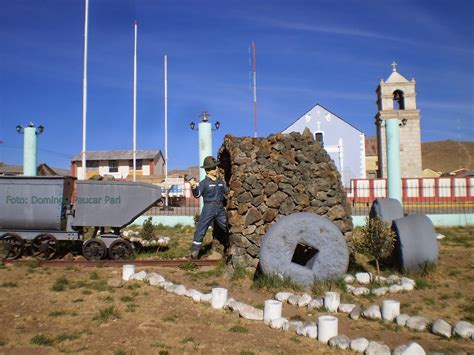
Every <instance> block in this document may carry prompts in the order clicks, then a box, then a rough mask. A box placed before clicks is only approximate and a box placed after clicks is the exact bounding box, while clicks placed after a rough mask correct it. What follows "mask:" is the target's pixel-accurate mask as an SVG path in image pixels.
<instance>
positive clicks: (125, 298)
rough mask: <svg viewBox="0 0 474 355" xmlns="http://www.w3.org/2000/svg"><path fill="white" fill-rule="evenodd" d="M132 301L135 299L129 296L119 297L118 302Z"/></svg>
mask: <svg viewBox="0 0 474 355" xmlns="http://www.w3.org/2000/svg"><path fill="white" fill-rule="evenodd" d="M134 300H135V298H134V297H132V296H129V295H125V296H122V297H120V301H122V302H133V301H134Z"/></svg>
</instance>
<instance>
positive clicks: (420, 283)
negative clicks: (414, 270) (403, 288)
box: [415, 278, 433, 290]
mask: <svg viewBox="0 0 474 355" xmlns="http://www.w3.org/2000/svg"><path fill="white" fill-rule="evenodd" d="M415 282H416V285H415V288H416V289H417V290H425V289H431V288H433V285H432V284H431V283H430V282H429V281H428V280H426V279H423V278H416V279H415Z"/></svg>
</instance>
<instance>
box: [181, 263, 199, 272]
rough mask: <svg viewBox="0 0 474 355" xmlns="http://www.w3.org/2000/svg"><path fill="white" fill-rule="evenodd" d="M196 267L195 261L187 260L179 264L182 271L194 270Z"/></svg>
mask: <svg viewBox="0 0 474 355" xmlns="http://www.w3.org/2000/svg"><path fill="white" fill-rule="evenodd" d="M197 267H198V266H197V265H196V263H195V262H192V261H187V262H185V263H184V264H181V265H180V266H179V268H180V269H181V270H184V271H194V270H196V269H197Z"/></svg>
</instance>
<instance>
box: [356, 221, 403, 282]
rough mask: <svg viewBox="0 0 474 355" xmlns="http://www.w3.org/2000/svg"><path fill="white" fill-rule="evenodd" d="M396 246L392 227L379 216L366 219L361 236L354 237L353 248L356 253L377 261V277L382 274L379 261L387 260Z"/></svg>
mask: <svg viewBox="0 0 474 355" xmlns="http://www.w3.org/2000/svg"><path fill="white" fill-rule="evenodd" d="M394 246H395V233H394V232H393V231H392V229H391V227H390V225H389V224H388V223H386V222H384V221H382V220H381V219H380V218H379V217H378V216H376V217H374V218H370V219H369V218H366V221H365V225H364V226H363V227H362V228H361V232H360V234H356V235H354V238H353V240H352V248H353V250H354V251H355V252H356V253H359V254H363V255H365V256H367V257H369V258H372V259H373V260H375V265H376V267H377V275H379V274H380V264H379V261H380V260H381V259H382V258H387V257H389V256H390V254H391V253H392V251H393V248H394Z"/></svg>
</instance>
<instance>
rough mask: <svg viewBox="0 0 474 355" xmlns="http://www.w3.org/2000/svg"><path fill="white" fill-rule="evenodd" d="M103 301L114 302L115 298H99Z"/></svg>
mask: <svg viewBox="0 0 474 355" xmlns="http://www.w3.org/2000/svg"><path fill="white" fill-rule="evenodd" d="M99 299H100V300H101V301H104V302H107V303H112V302H113V301H114V298H113V297H112V296H105V297H101V298H99Z"/></svg>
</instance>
